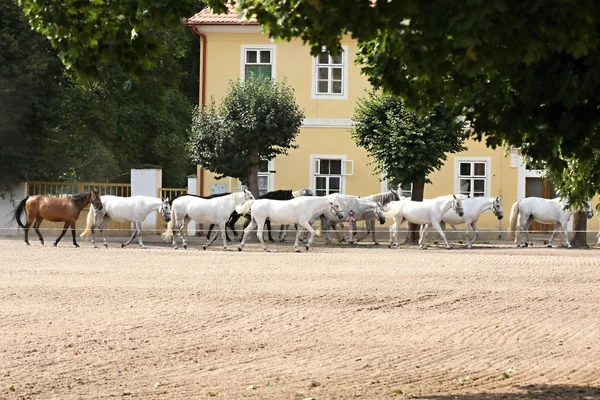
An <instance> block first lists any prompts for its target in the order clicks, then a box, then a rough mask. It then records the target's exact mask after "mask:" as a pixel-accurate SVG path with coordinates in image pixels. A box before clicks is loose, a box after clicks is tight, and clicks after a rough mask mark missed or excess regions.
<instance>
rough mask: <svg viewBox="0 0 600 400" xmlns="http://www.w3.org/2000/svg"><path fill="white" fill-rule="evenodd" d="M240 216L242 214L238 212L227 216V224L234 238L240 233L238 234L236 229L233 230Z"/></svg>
mask: <svg viewBox="0 0 600 400" xmlns="http://www.w3.org/2000/svg"><path fill="white" fill-rule="evenodd" d="M241 216H242V214H238V213H237V212H236V213H235V215H234V216H233V217H231V218H229V221H227V225H229V229H231V232H233V237H234V238H236V239H237V238H238V237H239V236H240V235H238V233H237V231H236V230H235V224H236V223H237V222H238V220H239V219H240V217H241ZM225 234H227V232H225ZM227 241H229V237H227Z"/></svg>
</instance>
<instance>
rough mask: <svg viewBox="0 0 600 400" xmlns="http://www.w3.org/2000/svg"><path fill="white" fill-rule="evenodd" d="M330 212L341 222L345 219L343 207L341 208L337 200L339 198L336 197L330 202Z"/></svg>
mask: <svg viewBox="0 0 600 400" xmlns="http://www.w3.org/2000/svg"><path fill="white" fill-rule="evenodd" d="M329 206H330V210H329V211H330V212H331V213H332V214H333V215H335V216H336V217H338V218H339V219H340V220H342V219H344V212H343V211H342V207H341V206H340V202H339V201H338V199H337V196H334V197H332V198H331V200H330V201H329Z"/></svg>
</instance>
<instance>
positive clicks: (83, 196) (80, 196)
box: [71, 192, 91, 205]
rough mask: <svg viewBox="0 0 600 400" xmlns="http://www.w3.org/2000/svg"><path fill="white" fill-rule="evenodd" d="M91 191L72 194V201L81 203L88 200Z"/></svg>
mask: <svg viewBox="0 0 600 400" xmlns="http://www.w3.org/2000/svg"><path fill="white" fill-rule="evenodd" d="M90 193H91V192H85V193H80V194H74V195H72V196H71V201H72V202H73V203H75V204H77V205H81V204H82V203H83V202H84V201H86V200H87V198H88V196H89V195H90Z"/></svg>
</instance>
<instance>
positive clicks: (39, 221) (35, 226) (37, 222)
mask: <svg viewBox="0 0 600 400" xmlns="http://www.w3.org/2000/svg"><path fill="white" fill-rule="evenodd" d="M43 220H44V219H43V218H42V217H37V218H36V219H35V223H34V224H33V230H35V233H36V234H37V236H38V238H39V239H40V243H41V244H42V246H43V245H44V238H43V237H42V234H41V232H40V225H41V224H42V221H43Z"/></svg>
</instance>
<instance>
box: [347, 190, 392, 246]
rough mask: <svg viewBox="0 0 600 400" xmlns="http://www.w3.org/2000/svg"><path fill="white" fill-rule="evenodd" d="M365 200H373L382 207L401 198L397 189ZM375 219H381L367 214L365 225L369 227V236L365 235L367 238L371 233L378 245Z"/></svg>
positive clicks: (367, 197) (373, 195)
mask: <svg viewBox="0 0 600 400" xmlns="http://www.w3.org/2000/svg"><path fill="white" fill-rule="evenodd" d="M363 199H365V200H371V201H374V202H376V203H378V204H380V205H381V206H385V205H387V204H388V203H389V202H391V201H398V200H400V196H399V195H398V189H396V190H394V189H390V190H388V191H387V192H383V193H377V194H372V195H370V196H365V197H363ZM375 219H379V217H378V216H377V215H376V214H374V213H370V212H367V213H366V214H365V225H366V227H367V234H366V235H365V237H367V236H368V235H369V232H371V235H372V237H373V244H376V245H378V244H379V242H378V241H377V238H376V237H375V233H376V232H375V226H376V224H375ZM380 223H381V219H380ZM354 231H356V227H354Z"/></svg>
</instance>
